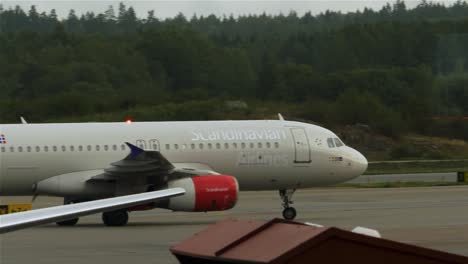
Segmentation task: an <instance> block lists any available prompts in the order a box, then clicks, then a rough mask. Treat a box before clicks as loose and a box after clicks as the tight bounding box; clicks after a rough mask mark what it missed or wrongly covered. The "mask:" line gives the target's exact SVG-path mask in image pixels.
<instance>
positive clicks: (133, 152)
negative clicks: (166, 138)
mask: <svg viewBox="0 0 468 264" xmlns="http://www.w3.org/2000/svg"><path fill="white" fill-rule="evenodd" d="M126 144H127V146H128V147H129V148H130V154H128V155H127V157H125V158H124V159H122V160H119V161H116V162H112V163H111V167H109V168H106V169H104V173H101V174H98V175H96V176H93V177H91V178H90V181H100V180H104V181H113V180H118V179H121V178H123V177H133V178H135V177H149V178H153V182H154V183H155V184H161V183H165V182H167V180H168V179H167V177H166V178H164V176H169V175H171V176H182V177H183V176H193V175H202V174H203V175H207V174H218V173H217V172H215V171H213V170H212V169H211V168H209V167H208V166H206V165H204V164H198V163H180V164H172V163H171V162H169V161H168V160H167V159H166V158H165V157H164V156H163V155H162V154H161V152H159V151H148V150H143V149H141V148H139V147H137V146H135V145H132V144H130V143H128V142H126Z"/></svg>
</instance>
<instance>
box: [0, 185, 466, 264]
mask: <svg viewBox="0 0 468 264" xmlns="http://www.w3.org/2000/svg"><path fill="white" fill-rule="evenodd" d="M0 199H1V200H0V201H1V202H2V203H5V202H10V203H11V202H29V201H30V199H31V197H2V198H0ZM294 200H295V203H294V206H295V207H296V209H297V210H298V219H297V220H298V221H304V222H312V223H317V224H322V225H326V226H337V227H341V228H346V229H351V228H353V227H355V226H365V227H369V228H374V229H377V230H379V231H380V232H381V234H382V235H383V237H384V238H389V239H393V240H397V241H402V242H407V243H412V244H416V245H421V246H426V247H430V248H434V249H439V250H445V251H449V252H453V253H458V254H462V255H467V256H468V210H467V209H468V186H451V187H418V188H379V189H357V188H317V189H307V190H299V191H297V192H296V194H295V196H294ZM59 203H60V200H59V199H57V198H49V197H39V198H38V199H37V200H36V202H35V203H34V207H35V208H39V207H44V206H52V205H57V204H59ZM281 210H282V208H281V205H280V199H279V196H278V194H277V192H273V191H265V192H241V196H240V200H239V202H238V204H237V206H236V208H234V209H233V210H230V211H225V212H211V213H173V212H170V211H166V210H158V209H157V210H152V211H145V212H134V213H131V215H130V223H129V225H128V226H125V227H105V226H103V225H102V223H101V219H100V215H93V216H88V217H84V218H82V219H80V222H79V223H78V225H77V226H75V227H58V226H56V225H54V224H50V225H46V226H40V227H34V228H30V229H25V230H21V231H17V232H13V233H8V234H4V235H2V236H1V237H0V264H10V263H16V264H18V263H35V264H39V263H57V264H58V263H60V264H62V263H112V264H118V263H122V264H124V263H125V264H128V263H177V261H176V259H175V258H174V257H173V256H172V255H171V253H170V252H169V250H168V249H169V247H170V246H171V245H173V244H175V243H177V242H179V241H181V240H183V239H184V238H187V237H189V236H190V235H192V234H194V233H195V232H197V231H199V230H201V229H203V228H204V227H206V226H207V225H209V224H212V223H215V222H216V221H220V220H223V219H225V218H242V219H262V220H269V219H272V218H274V217H280V215H281ZM280 242H281V238H278V243H280Z"/></svg>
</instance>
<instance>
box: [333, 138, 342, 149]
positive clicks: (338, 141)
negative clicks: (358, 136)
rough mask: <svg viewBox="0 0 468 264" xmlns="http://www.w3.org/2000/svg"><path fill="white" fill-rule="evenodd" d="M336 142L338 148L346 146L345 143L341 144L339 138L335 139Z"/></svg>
mask: <svg viewBox="0 0 468 264" xmlns="http://www.w3.org/2000/svg"><path fill="white" fill-rule="evenodd" d="M334 140H335V145H336V147H337V148H339V147H342V146H344V144H343V142H341V140H340V139H339V138H334Z"/></svg>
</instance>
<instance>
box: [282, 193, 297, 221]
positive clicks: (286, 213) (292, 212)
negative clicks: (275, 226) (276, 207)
mask: <svg viewBox="0 0 468 264" xmlns="http://www.w3.org/2000/svg"><path fill="white" fill-rule="evenodd" d="M295 191H296V189H292V190H280V191H279V194H280V197H281V200H282V201H283V207H284V210H283V218H284V219H286V220H294V218H296V215H297V212H296V209H295V208H294V207H292V206H290V205H291V204H292V203H293V201H292V196H293V194H294V192H295Z"/></svg>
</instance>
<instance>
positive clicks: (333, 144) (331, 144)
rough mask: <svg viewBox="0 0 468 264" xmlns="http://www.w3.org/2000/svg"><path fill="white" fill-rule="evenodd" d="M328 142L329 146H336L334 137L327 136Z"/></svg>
mask: <svg viewBox="0 0 468 264" xmlns="http://www.w3.org/2000/svg"><path fill="white" fill-rule="evenodd" d="M327 143H328V147H330V148H334V147H335V143H334V142H333V138H327Z"/></svg>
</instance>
